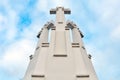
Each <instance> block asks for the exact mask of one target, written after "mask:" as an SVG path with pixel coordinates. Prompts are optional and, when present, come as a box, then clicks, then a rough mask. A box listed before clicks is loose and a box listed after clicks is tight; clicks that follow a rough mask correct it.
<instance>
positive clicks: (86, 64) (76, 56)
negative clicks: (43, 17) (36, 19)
mask: <svg viewBox="0 0 120 80" xmlns="http://www.w3.org/2000/svg"><path fill="white" fill-rule="evenodd" d="M70 13H71V11H70V10H69V9H65V8H63V7H57V8H55V9H51V10H50V14H56V20H55V22H54V23H52V22H48V23H47V24H45V26H44V27H43V28H42V30H41V31H40V33H39V34H38V36H37V37H38V38H39V41H38V44H37V48H36V50H35V54H34V55H33V56H30V64H29V66H28V69H27V71H26V74H25V76H24V78H23V80H98V79H97V76H96V73H95V71H94V68H93V65H92V62H91V60H90V59H91V56H90V55H88V54H87V52H86V49H85V47H84V44H83V42H82V38H83V34H82V32H81V31H80V30H79V29H78V27H77V26H76V24H74V23H73V22H66V20H65V14H70ZM49 30H51V31H50V32H49ZM70 30H72V35H71V34H70ZM48 33H50V37H48ZM71 36H72V39H73V42H71V40H70V38H71ZM48 38H50V41H49V42H48Z"/></svg>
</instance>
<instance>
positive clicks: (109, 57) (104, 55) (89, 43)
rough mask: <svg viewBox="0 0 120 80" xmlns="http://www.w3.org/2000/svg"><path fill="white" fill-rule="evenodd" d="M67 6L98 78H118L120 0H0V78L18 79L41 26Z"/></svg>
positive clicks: (119, 68) (113, 79) (119, 67)
mask: <svg viewBox="0 0 120 80" xmlns="http://www.w3.org/2000/svg"><path fill="white" fill-rule="evenodd" d="M56 6H64V7H67V8H70V9H71V11H72V14H71V15H67V16H66V17H67V19H70V20H72V21H74V22H75V23H76V24H77V25H78V26H79V28H80V30H81V31H82V32H83V34H84V36H85V37H84V39H83V40H84V44H85V46H86V49H87V52H88V53H89V54H91V55H92V62H93V65H94V68H95V71H96V73H97V76H98V78H99V80H116V79H117V80H120V9H119V8H120V0H0V80H21V79H22V77H23V75H24V73H25V71H26V68H27V65H28V63H29V55H30V54H33V53H34V50H35V47H36V44H37V40H38V39H37V38H36V35H37V33H38V32H39V30H40V29H41V27H42V26H43V25H44V24H45V23H46V22H47V21H50V20H54V19H55V16H53V15H50V14H49V10H50V9H51V8H55V7H56Z"/></svg>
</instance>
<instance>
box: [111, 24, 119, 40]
mask: <svg viewBox="0 0 120 80" xmlns="http://www.w3.org/2000/svg"><path fill="white" fill-rule="evenodd" d="M111 39H113V40H115V41H116V40H117V41H119V40H120V25H119V26H117V27H115V28H114V29H113V30H112V32H111Z"/></svg>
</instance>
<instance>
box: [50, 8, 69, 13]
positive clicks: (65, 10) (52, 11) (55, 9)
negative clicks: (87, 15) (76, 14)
mask: <svg viewBox="0 0 120 80" xmlns="http://www.w3.org/2000/svg"><path fill="white" fill-rule="evenodd" d="M59 9H62V10H63V11H64V14H71V10H70V9H69V8H64V7H56V8H52V9H51V10H50V14H56V11H58V10H59Z"/></svg>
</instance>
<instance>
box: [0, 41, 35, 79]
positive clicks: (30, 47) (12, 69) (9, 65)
mask: <svg viewBox="0 0 120 80" xmlns="http://www.w3.org/2000/svg"><path fill="white" fill-rule="evenodd" d="M33 52H34V43H32V41H31V40H29V39H22V40H19V41H16V42H14V43H12V44H11V45H9V46H6V52H5V53H4V55H3V57H1V59H0V67H1V68H2V69H4V70H5V71H7V72H8V73H9V74H10V75H11V76H14V77H15V76H17V77H22V76H23V74H24V71H25V68H26V67H27V63H28V60H29V55H30V54H33Z"/></svg>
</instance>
